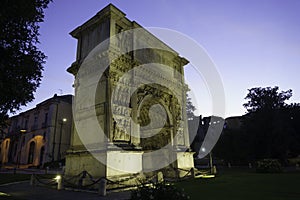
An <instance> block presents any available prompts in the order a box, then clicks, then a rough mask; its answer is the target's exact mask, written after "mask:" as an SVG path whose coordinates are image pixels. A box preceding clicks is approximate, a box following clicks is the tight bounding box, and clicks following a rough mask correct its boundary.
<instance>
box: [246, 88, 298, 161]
mask: <svg viewBox="0 0 300 200" xmlns="http://www.w3.org/2000/svg"><path fill="white" fill-rule="evenodd" d="M278 90H279V88H278V87H277V86H276V87H273V88H271V87H266V88H260V87H259V88H252V89H250V90H249V93H248V94H247V96H246V98H245V99H248V102H247V103H245V104H244V107H245V108H246V109H247V111H248V114H247V115H246V116H245V117H244V123H243V129H244V131H245V132H246V137H247V140H248V141H249V146H248V147H247V148H249V149H250V154H251V155H250V157H251V158H252V159H255V160H257V159H261V158H276V159H280V160H282V161H285V160H286V158H287V157H288V154H289V152H290V151H291V148H292V147H293V144H292V142H295V139H296V138H297V137H298V136H297V133H296V132H295V131H294V130H293V126H292V124H291V123H292V121H291V117H292V115H291V112H296V111H297V109H295V108H296V107H293V108H291V107H290V106H289V105H288V104H287V103H286V102H285V101H286V100H288V99H289V98H290V97H291V96H292V90H287V91H281V92H279V91H278ZM293 115H294V116H296V114H293ZM298 122H299V121H298ZM293 123H294V122H293Z"/></svg>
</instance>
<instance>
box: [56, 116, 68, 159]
mask: <svg viewBox="0 0 300 200" xmlns="http://www.w3.org/2000/svg"><path fill="white" fill-rule="evenodd" d="M65 122H67V118H63V119H62V120H61V121H60V122H59V124H60V131H59V141H58V151H57V160H60V159H61V153H60V147H61V137H62V128H63V125H64V123H65Z"/></svg>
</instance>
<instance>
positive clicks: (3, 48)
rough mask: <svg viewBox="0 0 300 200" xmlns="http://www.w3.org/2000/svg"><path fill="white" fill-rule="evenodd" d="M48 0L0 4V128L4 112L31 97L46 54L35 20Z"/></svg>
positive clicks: (4, 0) (13, 0) (40, 17)
mask: <svg viewBox="0 0 300 200" xmlns="http://www.w3.org/2000/svg"><path fill="white" fill-rule="evenodd" d="M50 1H51V0H27V1H23V0H2V1H1V7H0V93H1V98H0V129H1V125H3V124H4V121H5V119H6V118H7V114H8V113H9V112H11V113H14V112H15V111H16V110H19V109H20V106H24V105H26V104H27V103H28V102H30V101H32V100H33V99H34V95H33V93H34V92H35V91H36V89H37V87H38V86H39V84H40V81H41V77H42V71H43V64H44V63H45V59H46V56H45V55H44V53H43V52H41V51H40V50H39V49H38V48H37V46H36V45H37V44H38V43H39V40H38V36H39V23H40V22H43V18H44V9H46V8H47V6H48V4H49V2H50Z"/></svg>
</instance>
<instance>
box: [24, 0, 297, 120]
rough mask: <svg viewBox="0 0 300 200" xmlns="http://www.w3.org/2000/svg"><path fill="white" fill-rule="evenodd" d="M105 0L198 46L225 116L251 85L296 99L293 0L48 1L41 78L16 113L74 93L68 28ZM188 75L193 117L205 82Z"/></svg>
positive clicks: (205, 100)
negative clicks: (214, 72) (214, 75)
mask: <svg viewBox="0 0 300 200" xmlns="http://www.w3.org/2000/svg"><path fill="white" fill-rule="evenodd" d="M109 3H113V4H114V5H115V6H116V7H118V8H119V9H120V10H122V11H123V12H124V13H126V16H127V17H128V18H129V19H130V20H134V21H136V22H138V23H139V24H140V25H142V26H144V27H162V28H168V29H172V30H175V31H178V32H181V33H183V34H185V35H187V36H189V37H191V38H192V39H193V40H195V41H196V42H197V43H198V44H199V45H201V46H202V47H203V48H204V49H205V50H206V51H207V53H208V54H209V56H210V57H211V59H212V60H213V62H214V63H215V65H216V67H217V69H218V71H219V73H220V76H221V78H222V81H223V86H224V91H225V96H226V113H225V116H226V117H229V116H235V115H242V114H244V113H245V111H246V110H245V109H244V108H243V106H242V104H243V103H244V102H245V100H244V97H245V96H246V94H247V89H249V88H252V87H266V86H272V87H273V86H279V88H280V90H287V89H292V90H293V97H292V98H291V100H290V101H289V102H300V84H299V75H300V1H298V0H286V1H279V0H252V1H244V0H227V1H220V0H210V1H208V0H189V1H182V0H151V1H150V0H147V1H140V0H126V1H125V0H115V1H107V0H87V1H86V0H53V2H52V3H51V4H50V5H49V8H48V9H46V11H45V21H44V23H42V24H41V29H40V33H41V36H40V42H41V44H40V45H39V47H40V49H41V50H42V51H44V52H45V54H46V55H47V56H48V59H47V63H46V65H45V70H44V73H43V76H44V78H43V79H42V82H41V86H40V88H39V89H38V90H37V92H36V94H35V97H36V99H35V101H34V102H32V103H30V104H28V106H27V107H23V108H22V111H25V110H27V109H29V108H32V107H34V106H35V105H36V104H37V103H39V102H41V101H43V100H45V99H47V98H49V97H52V96H53V95H54V94H55V93H57V94H59V95H60V94H73V88H72V84H73V76H72V75H71V74H69V73H68V72H66V69H67V68H68V67H69V66H70V65H71V63H72V62H74V61H75V55H76V40H75V39H74V38H72V37H71V36H70V35H69V32H70V31H72V30H73V29H74V28H76V27H77V26H79V25H81V24H82V23H84V22H85V21H86V20H88V19H90V18H91V17H92V16H94V15H95V14H96V13H97V12H98V11H99V10H101V9H102V8H103V7H105V6H106V5H108V4H109ZM170 46H171V47H172V45H170ZM175 50H176V49H175ZM179 53H180V54H182V55H184V52H179ZM186 78H187V79H188V80H190V81H189V82H190V84H191V85H192V86H191V87H192V90H193V87H195V88H196V89H195V91H193V98H194V100H195V99H196V101H197V103H196V101H195V105H196V106H197V112H196V114H202V115H204V116H208V115H210V114H211V109H210V106H211V105H210V102H209V101H210V100H209V92H208V91H207V89H206V88H205V85H203V84H201V83H198V82H197V80H194V79H195V77H193V73H191V72H190V71H189V70H188V69H187V70H186ZM200 82H201V81H200Z"/></svg>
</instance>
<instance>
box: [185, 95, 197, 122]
mask: <svg viewBox="0 0 300 200" xmlns="http://www.w3.org/2000/svg"><path fill="white" fill-rule="evenodd" d="M195 110H196V108H195V106H194V105H193V103H192V99H191V97H189V95H188V94H186V115H187V119H188V120H192V119H193V118H194V117H195V114H194V111H195Z"/></svg>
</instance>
